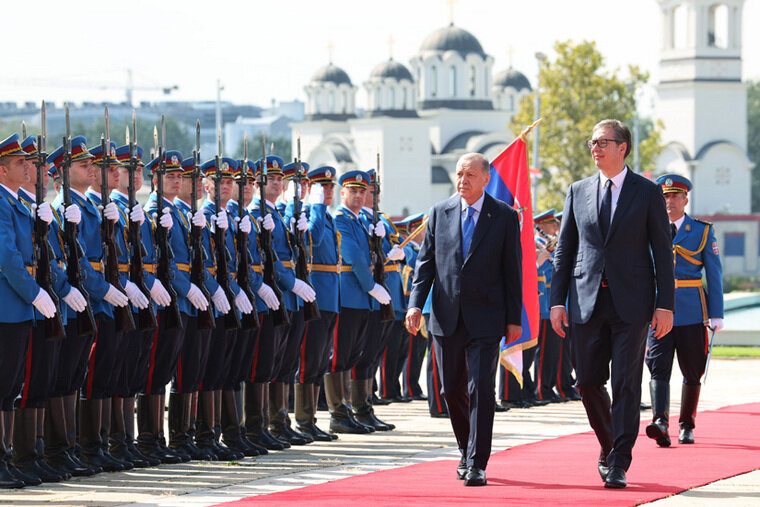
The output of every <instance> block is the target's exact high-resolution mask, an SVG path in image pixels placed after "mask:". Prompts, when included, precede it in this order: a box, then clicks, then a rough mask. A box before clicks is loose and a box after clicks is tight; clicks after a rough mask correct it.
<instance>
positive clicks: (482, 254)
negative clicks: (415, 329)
mask: <svg viewBox="0 0 760 507" xmlns="http://www.w3.org/2000/svg"><path fill="white" fill-rule="evenodd" d="M460 203H461V200H460V197H459V196H454V197H452V198H450V199H447V200H445V201H441V202H439V203H437V204H436V205H435V206H433V208H432V210H431V211H430V216H429V219H428V223H427V229H426V231H425V239H424V241H423V242H422V247H421V248H420V253H419V255H418V256H417V264H416V267H415V273H414V282H413V284H412V291H411V295H410V297H409V308H422V307H423V306H424V304H425V299H426V298H427V295H428V292H430V286H431V285H432V284H433V281H434V280H435V285H433V298H432V313H431V318H430V322H429V324H428V329H430V331H431V332H432V333H433V334H434V335H438V336H451V335H452V334H454V330H455V329H456V326H457V323H458V320H459V316H460V313H461V315H462V319H463V321H464V325H465V327H466V330H467V332H468V333H469V335H470V336H471V337H488V336H493V337H501V336H503V335H504V333H505V331H506V328H507V324H516V325H520V323H521V317H522V269H521V267H522V248H521V246H520V226H519V223H518V217H517V212H516V211H515V210H513V209H512V208H511V207H510V206H508V205H507V204H506V203H504V202H502V201H498V200H496V199H494V198H493V197H491V196H490V195H488V194H486V195H485V199H484V201H483V208H482V209H481V211H480V216H479V218H478V222H477V224H476V225H475V231H474V232H473V236H472V243H471V245H470V251H469V253H468V255H467V258H464V259H463V255H462V228H461V204H460Z"/></svg>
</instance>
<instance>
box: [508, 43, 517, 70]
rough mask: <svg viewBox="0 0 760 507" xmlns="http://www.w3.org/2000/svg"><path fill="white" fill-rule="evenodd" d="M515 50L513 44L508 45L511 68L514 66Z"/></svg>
mask: <svg viewBox="0 0 760 507" xmlns="http://www.w3.org/2000/svg"><path fill="white" fill-rule="evenodd" d="M514 52H515V50H514V49H513V48H512V45H511V44H510V45H509V46H508V47H507V55H509V68H510V69H511V68H512V55H513V54H514Z"/></svg>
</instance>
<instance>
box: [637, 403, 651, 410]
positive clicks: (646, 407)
mask: <svg viewBox="0 0 760 507" xmlns="http://www.w3.org/2000/svg"><path fill="white" fill-rule="evenodd" d="M651 408H652V405H649V404H648V403H644V402H643V401H642V402H641V403H639V410H649V409H651Z"/></svg>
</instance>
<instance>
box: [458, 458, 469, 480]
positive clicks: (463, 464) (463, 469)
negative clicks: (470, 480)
mask: <svg viewBox="0 0 760 507" xmlns="http://www.w3.org/2000/svg"><path fill="white" fill-rule="evenodd" d="M466 476H467V458H465V457H464V456H462V457H461V458H460V460H459V464H458V465H457V479H459V480H460V481H463V480H464V478H465V477H466Z"/></svg>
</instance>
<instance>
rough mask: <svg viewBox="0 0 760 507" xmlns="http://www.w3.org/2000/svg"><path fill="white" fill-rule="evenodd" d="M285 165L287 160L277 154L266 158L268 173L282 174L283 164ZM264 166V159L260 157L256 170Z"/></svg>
mask: <svg viewBox="0 0 760 507" xmlns="http://www.w3.org/2000/svg"><path fill="white" fill-rule="evenodd" d="M284 165H285V161H284V160H282V159H281V158H280V157H278V156H277V155H269V156H268V157H267V158H266V171H267V174H282V166H284ZM262 167H264V159H263V158H260V159H258V160H257V161H256V172H257V173H258V171H261V170H262Z"/></svg>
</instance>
